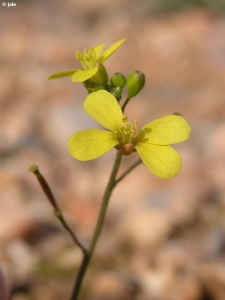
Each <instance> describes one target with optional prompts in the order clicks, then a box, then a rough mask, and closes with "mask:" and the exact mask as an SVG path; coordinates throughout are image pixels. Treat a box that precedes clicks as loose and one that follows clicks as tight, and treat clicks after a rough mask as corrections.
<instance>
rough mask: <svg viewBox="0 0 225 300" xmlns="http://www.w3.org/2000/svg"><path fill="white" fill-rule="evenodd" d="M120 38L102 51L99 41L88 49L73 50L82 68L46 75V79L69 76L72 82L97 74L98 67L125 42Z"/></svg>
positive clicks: (102, 45) (82, 80) (84, 79)
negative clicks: (81, 50)
mask: <svg viewBox="0 0 225 300" xmlns="http://www.w3.org/2000/svg"><path fill="white" fill-rule="evenodd" d="M125 40H126V39H121V40H119V41H117V42H115V43H114V44H113V45H111V46H110V47H109V48H107V49H106V50H105V51H104V52H102V50H103V47H104V44H103V43H101V44H99V45H97V46H95V47H92V48H90V49H89V50H86V49H84V50H83V52H82V53H81V52H80V51H76V52H75V56H76V58H77V59H78V60H79V61H80V62H81V65H82V69H72V70H67V71H64V72H57V73H54V74H52V75H50V76H49V77H48V80H50V79H55V78H62V77H66V76H71V80H72V81H73V82H84V81H86V80H88V79H90V78H91V77H93V76H94V75H96V74H97V72H98V70H99V67H100V66H102V64H103V63H104V62H105V61H106V60H107V59H108V58H109V57H110V56H111V55H112V54H113V53H114V52H115V51H116V50H117V49H118V48H119V47H120V46H121V45H122V44H123V43H124V42H125Z"/></svg>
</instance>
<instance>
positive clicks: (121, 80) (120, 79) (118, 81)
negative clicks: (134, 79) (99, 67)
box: [110, 73, 126, 88]
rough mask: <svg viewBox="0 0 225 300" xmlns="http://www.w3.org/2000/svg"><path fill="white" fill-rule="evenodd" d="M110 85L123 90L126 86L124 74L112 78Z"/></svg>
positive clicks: (117, 74)
mask: <svg viewBox="0 0 225 300" xmlns="http://www.w3.org/2000/svg"><path fill="white" fill-rule="evenodd" d="M110 83H111V84H112V85H113V86H114V87H120V88H123V87H124V86H125V84H126V78H125V76H123V74H120V73H115V74H114V75H113V76H112V78H111V79H110Z"/></svg>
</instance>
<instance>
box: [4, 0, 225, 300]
mask: <svg viewBox="0 0 225 300" xmlns="http://www.w3.org/2000/svg"><path fill="white" fill-rule="evenodd" d="M5 3H6V4H8V3H9V2H5ZM10 3H11V2H10ZM14 3H15V4H16V6H12V7H7V6H3V5H2V4H3V1H2V2H1V7H0V45H1V46H0V64H1V68H0V78H1V80H0V99H1V102H0V124H1V125H0V128H1V129H0V265H1V269H2V272H3V273H4V276H3V275H1V276H3V277H5V280H6V282H7V285H8V287H9V291H10V295H11V296H10V299H12V300H28V299H29V300H40V299H41V300H53V299H54V300H61V299H69V298H70V295H71V291H72V286H73V283H74V277H75V274H76V271H77V269H78V267H79V263H80V260H81V253H80V250H79V249H77V248H76V247H74V245H73V244H72V241H71V240H70V237H69V236H68V234H67V233H66V232H65V231H64V229H63V228H61V226H60V224H59V223H58V221H57V219H56V218H54V216H53V214H52V208H51V207H50V205H49V203H48V202H47V201H46V198H45V196H44V194H43V192H42V190H41V189H40V187H39V185H38V183H37V182H36V179H35V178H34V176H33V175H32V174H31V173H29V172H28V168H29V166H30V165H31V164H37V165H38V166H39V168H40V170H41V171H42V173H43V174H44V175H45V177H46V178H47V179H48V182H49V183H50V185H51V187H52V189H53V191H54V194H55V195H56V198H57V199H58V203H59V205H60V207H61V208H62V209H63V212H64V214H65V217H66V219H67V220H68V222H69V224H70V225H71V226H72V227H73V228H74V230H75V232H76V233H77V235H78V236H79V237H80V239H81V241H82V242H83V243H84V244H85V245H88V243H89V241H90V238H91V235H92V232H93V228H94V225H95V221H96V217H97V214H98V210H99V206H100V199H101V196H102V194H103V190H104V186H105V184H106V182H107V178H108V176H109V172H110V170H111V167H112V164H113V160H114V156H115V153H116V152H115V151H114V150H113V151H111V152H110V153H108V154H106V155H104V156H103V157H101V158H99V159H97V160H95V161H92V162H78V161H75V160H74V159H73V158H72V157H70V155H69V154H68V150H67V140H68V137H69V136H70V135H71V134H72V133H73V132H75V131H77V130H79V129H81V128H82V129H83V128H88V127H92V126H93V124H94V123H93V121H92V120H91V119H90V118H89V117H88V116H86V115H85V113H84V111H83V108H82V103H83V101H84V99H85V97H86V95H87V94H86V91H85V89H84V88H83V86H82V85H81V84H75V83H72V82H71V81H70V79H69V78H65V79H59V80H54V81H49V82H47V81H46V78H47V77H48V75H50V74H51V73H54V72H58V71H63V70H67V69H72V68H79V67H80V65H79V62H78V61H77V60H76V59H75V57H74V52H75V51H76V50H82V49H83V48H89V47H91V46H95V45H97V44H98V43H101V42H104V43H105V45H106V47H108V46H109V45H111V44H112V43H114V42H115V41H117V40H118V39H120V38H123V37H126V38H127V41H126V43H125V44H124V45H123V46H122V47H121V48H120V49H119V50H118V51H117V52H116V53H115V54H114V55H113V56H112V57H110V59H109V60H107V61H106V63H105V66H106V68H107V70H108V72H109V74H110V75H112V74H113V73H114V72H117V71H118V72H121V73H123V74H124V75H125V76H127V75H128V74H129V73H130V72H131V71H133V70H140V71H142V72H143V73H144V74H145V76H146V85H145V88H144V89H143V90H142V91H141V93H140V94H139V95H138V97H136V98H134V99H133V100H132V101H131V103H130V104H129V106H128V107H127V112H126V115H127V116H128V117H129V119H130V120H138V121H139V125H140V126H142V125H143V124H145V123H147V122H149V121H151V120H152V119H155V118H158V117H161V116H164V115H167V114H171V113H174V112H177V113H180V114H181V115H183V116H184V117H185V118H186V119H187V120H188V122H189V123H190V124H191V127H192V134H191V138H190V139H189V140H188V141H186V142H185V143H183V144H180V145H177V146H176V149H178V151H179V152H180V153H181V155H182V158H183V165H182V169H181V172H180V174H179V175H178V176H177V177H175V178H173V179H169V180H162V179H159V178H157V177H155V176H154V175H152V174H150V172H149V171H148V170H147V169H146V168H145V167H144V166H142V165H141V166H139V167H138V168H136V169H135V170H134V171H133V172H132V173H131V174H130V175H129V176H128V177H126V178H125V179H124V180H123V182H121V184H120V185H118V186H117V188H116V190H115V191H114V193H113V196H112V198H111V202H110V206H109V210H108V214H107V219H106V223H105V227H104V230H103V233H102V235H101V238H100V240H99V243H98V246H97V249H96V252H95V255H94V258H93V261H92V264H91V268H90V269H89V271H88V273H87V276H86V278H85V282H84V286H83V291H82V294H81V299H83V300H97V299H98V300H105V299H107V300H120V299H121V300H126V299H127V300H181V299H182V300H223V299H224V295H225V38H224V37H225V14H224V13H225V2H224V1H223V0H189V1H188V0H187V1H184V0H183V1H182V0H166V1H163V0H149V1H148V0H139V1H135V0H117V1H113V0H108V1H106V0H105V1H104V0H95V1H94V0H93V1H87V0H74V1H72V0H67V1H60V0H54V1H53V0H49V1H42V0H39V1H38V0H35V1H34V0H33V1H32V0H24V1H22V0H15V1H14ZM136 158H137V157H136V155H135V154H133V155H132V156H131V157H125V159H124V162H123V164H122V167H121V172H122V171H123V170H125V169H126V168H127V167H128V166H129V165H130V164H132V162H133V161H135V160H136ZM1 276H0V277H1ZM0 281H1V279H0ZM0 288H1V283H0ZM0 294H1V295H2V294H3V291H0ZM2 297H3V296H2ZM0 299H1V300H3V299H2V298H1V296H0Z"/></svg>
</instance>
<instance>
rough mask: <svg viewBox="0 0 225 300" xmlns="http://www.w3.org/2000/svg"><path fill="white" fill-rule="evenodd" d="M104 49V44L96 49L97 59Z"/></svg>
mask: <svg viewBox="0 0 225 300" xmlns="http://www.w3.org/2000/svg"><path fill="white" fill-rule="evenodd" d="M103 47H104V44H103V43H101V44H99V45H97V46H95V47H94V49H95V53H96V57H99V56H100V54H101V52H102V49H103Z"/></svg>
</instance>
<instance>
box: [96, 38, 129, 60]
mask: <svg viewBox="0 0 225 300" xmlns="http://www.w3.org/2000/svg"><path fill="white" fill-rule="evenodd" d="M125 41H126V39H121V40H119V41H117V42H115V43H114V44H113V45H112V46H110V47H109V48H107V49H106V50H105V51H104V52H103V54H102V56H101V58H100V60H99V62H100V63H103V62H104V61H105V60H106V59H108V58H109V57H110V56H111V55H112V54H113V53H114V52H115V51H116V50H117V49H118V48H119V47H120V46H121V45H122V44H123V43H124V42H125Z"/></svg>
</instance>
